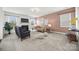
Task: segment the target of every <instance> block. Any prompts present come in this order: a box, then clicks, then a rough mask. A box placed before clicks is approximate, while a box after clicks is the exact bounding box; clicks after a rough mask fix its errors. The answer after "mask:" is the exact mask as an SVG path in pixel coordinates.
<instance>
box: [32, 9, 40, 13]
mask: <svg viewBox="0 0 79 59" xmlns="http://www.w3.org/2000/svg"><path fill="white" fill-rule="evenodd" d="M31 11H32V12H36V13H37V12H39V11H40V9H39V8H31Z"/></svg>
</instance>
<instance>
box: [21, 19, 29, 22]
mask: <svg viewBox="0 0 79 59" xmlns="http://www.w3.org/2000/svg"><path fill="white" fill-rule="evenodd" d="M21 22H26V23H28V22H29V19H25V18H21Z"/></svg>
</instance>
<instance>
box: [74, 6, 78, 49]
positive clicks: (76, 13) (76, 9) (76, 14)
mask: <svg viewBox="0 0 79 59" xmlns="http://www.w3.org/2000/svg"><path fill="white" fill-rule="evenodd" d="M75 11H76V12H75V16H76V17H77V18H78V20H77V21H76V29H77V30H79V7H77V8H75ZM76 35H77V39H78V46H77V47H78V50H79V32H77V33H76Z"/></svg>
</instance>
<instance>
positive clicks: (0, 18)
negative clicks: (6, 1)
mask: <svg viewBox="0 0 79 59" xmlns="http://www.w3.org/2000/svg"><path fill="white" fill-rule="evenodd" d="M3 20H4V13H3V10H2V8H1V7H0V40H1V39H3V26H4V25H3V22H4V21H3Z"/></svg>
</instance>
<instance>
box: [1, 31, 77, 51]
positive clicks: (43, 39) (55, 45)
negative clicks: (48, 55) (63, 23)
mask: <svg viewBox="0 0 79 59" xmlns="http://www.w3.org/2000/svg"><path fill="white" fill-rule="evenodd" d="M76 44H77V43H75V42H72V43H69V41H68V39H67V37H66V36H65V35H64V34H58V33H39V32H32V33H31V38H26V39H25V40H23V41H21V40H20V39H19V38H18V37H17V36H16V34H14V33H13V34H11V35H8V36H6V37H5V38H4V39H3V40H2V42H1V43H0V50H1V51H76V50H77V47H76Z"/></svg>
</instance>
